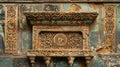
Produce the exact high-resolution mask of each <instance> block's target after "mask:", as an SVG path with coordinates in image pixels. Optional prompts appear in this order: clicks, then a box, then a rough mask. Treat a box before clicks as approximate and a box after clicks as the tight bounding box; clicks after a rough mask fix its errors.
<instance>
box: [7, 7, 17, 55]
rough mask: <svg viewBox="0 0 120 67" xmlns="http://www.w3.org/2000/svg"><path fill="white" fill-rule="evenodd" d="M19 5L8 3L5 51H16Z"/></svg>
mask: <svg viewBox="0 0 120 67" xmlns="http://www.w3.org/2000/svg"><path fill="white" fill-rule="evenodd" d="M17 8H18V7H17V5H6V16H5V20H6V21H5V52H6V53H15V52H16V51H17V43H18V28H17V27H18V23H17Z"/></svg>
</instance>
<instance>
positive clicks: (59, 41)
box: [53, 33, 67, 46]
mask: <svg viewBox="0 0 120 67" xmlns="http://www.w3.org/2000/svg"><path fill="white" fill-rule="evenodd" d="M53 42H54V43H55V44H56V45H58V46H64V45H65V44H66V43H67V37H66V35H65V34H63V33H58V34H56V35H55V36H54V38H53Z"/></svg>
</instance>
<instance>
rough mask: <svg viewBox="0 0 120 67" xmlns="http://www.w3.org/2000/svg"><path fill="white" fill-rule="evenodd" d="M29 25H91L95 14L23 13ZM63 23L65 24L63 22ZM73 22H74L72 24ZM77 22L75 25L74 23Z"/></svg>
mask: <svg viewBox="0 0 120 67" xmlns="http://www.w3.org/2000/svg"><path fill="white" fill-rule="evenodd" d="M24 14H25V16H26V18H27V20H29V21H30V22H31V24H58V25H59V24H60V25H62V24H63V25H65V24H69V23H71V24H73V25H74V24H82V23H83V24H91V23H93V22H94V21H95V19H96V17H97V15H98V14H97V13H73V12H69V13H65V12H38V13H32V12H31V13H24ZM64 21H65V22H64ZM73 21H74V22H73ZM76 22H77V23H76Z"/></svg>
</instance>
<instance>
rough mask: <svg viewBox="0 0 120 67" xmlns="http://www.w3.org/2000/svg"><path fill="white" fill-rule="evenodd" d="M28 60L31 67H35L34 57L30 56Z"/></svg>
mask: <svg viewBox="0 0 120 67" xmlns="http://www.w3.org/2000/svg"><path fill="white" fill-rule="evenodd" d="M29 58H30V63H31V66H32V67H36V64H35V57H34V56H31V57H29Z"/></svg>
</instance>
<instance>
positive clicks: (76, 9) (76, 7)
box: [69, 4, 81, 12]
mask: <svg viewBox="0 0 120 67" xmlns="http://www.w3.org/2000/svg"><path fill="white" fill-rule="evenodd" d="M69 11H70V12H80V11H81V6H79V5H77V4H71V6H70V10H69Z"/></svg>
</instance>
